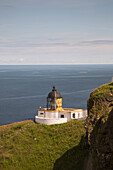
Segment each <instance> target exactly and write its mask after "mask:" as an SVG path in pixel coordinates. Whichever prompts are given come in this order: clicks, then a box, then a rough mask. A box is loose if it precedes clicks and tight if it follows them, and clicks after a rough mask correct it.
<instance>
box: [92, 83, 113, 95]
mask: <svg viewBox="0 0 113 170" xmlns="http://www.w3.org/2000/svg"><path fill="white" fill-rule="evenodd" d="M106 94H107V95H108V94H110V95H111V96H112V95H113V83H109V84H104V85H102V86H100V87H98V88H96V89H95V90H94V91H93V92H92V93H91V95H90V97H97V98H101V97H103V96H105V95H106Z"/></svg>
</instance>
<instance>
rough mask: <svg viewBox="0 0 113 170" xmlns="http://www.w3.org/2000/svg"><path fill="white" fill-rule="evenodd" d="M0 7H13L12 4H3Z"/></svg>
mask: <svg viewBox="0 0 113 170" xmlns="http://www.w3.org/2000/svg"><path fill="white" fill-rule="evenodd" d="M0 7H3V8H14V5H10V4H4V5H0Z"/></svg>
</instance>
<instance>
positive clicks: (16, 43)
mask: <svg viewBox="0 0 113 170" xmlns="http://www.w3.org/2000/svg"><path fill="white" fill-rule="evenodd" d="M46 64H47V65H62V64H64V65H65V64H66V65H67V64H68V65H69V64H113V0H0V65H46Z"/></svg>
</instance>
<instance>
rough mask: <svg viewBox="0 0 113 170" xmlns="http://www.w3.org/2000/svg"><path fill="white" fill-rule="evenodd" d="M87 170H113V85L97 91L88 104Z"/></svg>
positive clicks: (106, 85) (86, 125) (92, 94)
mask: <svg viewBox="0 0 113 170" xmlns="http://www.w3.org/2000/svg"><path fill="white" fill-rule="evenodd" d="M87 107H88V118H87V120H86V124H85V128H86V135H87V139H86V140H87V144H88V145H89V150H90V152H89V156H88V158H87V160H86V163H85V164H86V166H85V169H87V170H113V83H109V84H105V85H103V86H100V87H99V88H97V89H95V90H94V91H93V92H92V93H91V95H90V98H89V100H88V102H87Z"/></svg>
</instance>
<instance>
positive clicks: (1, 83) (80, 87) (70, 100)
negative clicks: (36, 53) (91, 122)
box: [0, 64, 113, 125]
mask: <svg viewBox="0 0 113 170" xmlns="http://www.w3.org/2000/svg"><path fill="white" fill-rule="evenodd" d="M112 77H113V65H112V64H109V65H107V64H105V65H103V64H101V65H99V64H98V65H27V66H26V65H22V66H19V65H18V66H17V65H12V66H11V65H10V66H9V65H8V66H6V65H1V66H0V125H4V124H9V123H13V122H18V121H23V120H28V119H30V120H34V117H35V115H37V109H39V108H40V107H46V99H47V95H48V93H49V92H50V91H51V90H52V87H53V85H55V87H56V89H57V91H58V92H60V94H61V95H62V97H63V107H66V108H76V109H80V108H81V109H87V100H88V98H89V96H90V93H91V92H92V91H93V90H94V89H95V88H97V87H99V86H100V85H102V84H105V83H109V82H111V79H112Z"/></svg>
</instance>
